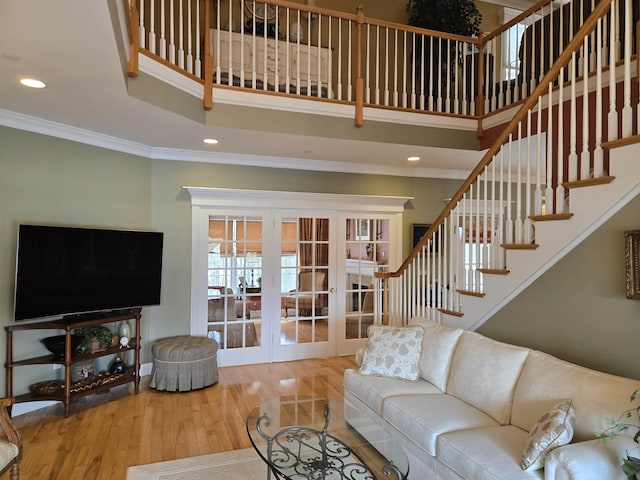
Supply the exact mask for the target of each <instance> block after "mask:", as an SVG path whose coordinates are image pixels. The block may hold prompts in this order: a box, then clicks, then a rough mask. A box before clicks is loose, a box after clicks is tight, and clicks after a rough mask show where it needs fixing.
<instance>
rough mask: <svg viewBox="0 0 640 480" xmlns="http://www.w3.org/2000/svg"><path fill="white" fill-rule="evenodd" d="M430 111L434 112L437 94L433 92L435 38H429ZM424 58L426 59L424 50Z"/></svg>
mask: <svg viewBox="0 0 640 480" xmlns="http://www.w3.org/2000/svg"><path fill="white" fill-rule="evenodd" d="M429 45H430V47H429V102H428V103H429V111H433V108H434V98H435V92H434V90H433V87H434V85H433V37H432V36H430V37H429ZM422 57H423V58H424V50H423V54H422Z"/></svg>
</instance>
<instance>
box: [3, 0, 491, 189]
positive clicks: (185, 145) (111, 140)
mask: <svg viewBox="0 0 640 480" xmlns="http://www.w3.org/2000/svg"><path fill="white" fill-rule="evenodd" d="M107 1H109V2H115V1H118V2H120V1H121V0H107ZM107 1H104V0H103V1H100V0H56V1H42V0H2V1H0V124H1V125H6V126H11V127H16V128H23V129H26V130H31V131H36V132H40V133H46V134H52V135H56V136H60V137H63V138H69V139H72V140H78V141H83V142H85V143H90V144H94V145H100V146H107V147H109V148H113V149H117V150H121V151H127V152H131V153H136V154H141V155H145V156H148V157H151V158H165V159H180V160H194V161H207V162H217V163H221V162H225V163H227V162H228V163H240V164H249V165H265V166H278V167H289V168H303V169H315V170H324V171H354V172H367V173H381V174H391V175H410V176H432V177H444V178H446V177H450V178H464V177H465V176H466V173H467V172H468V171H469V170H471V169H472V168H473V166H475V164H476V163H477V162H478V161H479V160H480V158H481V156H482V155H481V152H477V151H462V150H453V149H445V148H430V147H415V146H408V145H399V144H388V143H380V142H362V141H358V142H352V141H347V140H327V139H321V138H313V137H308V136H300V135H282V134H273V133H265V132H250V133H248V132H247V131H246V130H237V129H231V128H217V127H216V128H215V131H212V127H210V126H209V127H208V126H206V125H203V124H201V123H198V122H195V121H191V120H189V119H186V118H184V117H182V116H179V115H176V114H174V113H172V112H169V111H167V110H164V109H161V108H159V107H156V106H154V105H151V104H148V103H146V102H143V101H141V100H139V99H136V98H134V97H132V96H130V95H128V94H127V90H126V79H125V78H124V76H123V74H122V66H121V59H120V57H119V53H118V48H117V43H116V37H115V34H114V27H113V25H112V23H111V17H110V14H109V9H108V6H107ZM22 77H35V78H38V79H41V80H43V81H44V82H46V83H47V88H45V89H43V90H34V89H29V88H26V87H23V86H21V85H20V84H19V83H18V80H19V79H20V78H22ZM210 136H215V137H216V138H218V139H219V140H220V143H219V144H218V145H216V146H215V147H210V146H206V145H204V144H203V143H202V139H203V138H205V137H210ZM409 155H419V156H421V157H422V160H421V161H420V162H419V163H418V164H409V163H408V162H407V161H406V157H407V156H409Z"/></svg>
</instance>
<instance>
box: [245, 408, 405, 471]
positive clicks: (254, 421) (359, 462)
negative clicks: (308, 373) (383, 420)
mask: <svg viewBox="0 0 640 480" xmlns="http://www.w3.org/2000/svg"><path fill="white" fill-rule="evenodd" d="M345 408H349V407H348V405H344V404H343V403H342V402H337V401H330V400H327V399H326V398H318V397H309V396H292V397H281V398H278V399H275V400H273V401H267V402H263V403H262V404H261V405H259V406H258V407H256V408H254V409H253V410H252V411H251V413H250V414H249V416H248V417H247V422H246V424H247V433H248V434H249V439H250V440H251V443H252V444H253V447H254V448H255V449H256V451H257V452H258V454H259V455H260V457H261V458H262V460H264V462H265V463H266V464H267V479H269V478H271V475H273V476H274V477H275V478H277V479H292V480H300V479H313V480H321V479H327V480H329V479H349V480H365V479H369V480H375V479H383V478H384V479H397V480H406V478H407V475H408V474H409V463H408V460H407V455H406V453H405V452H404V450H403V449H402V447H401V446H400V444H399V442H397V441H393V438H392V437H391V435H390V434H389V432H387V431H386V430H385V428H384V427H383V426H382V425H379V424H377V423H376V422H375V421H373V422H367V419H366V418H364V417H363V418H361V419H358V420H359V421H363V422H367V423H366V431H367V438H366V439H365V438H364V437H362V436H361V435H360V434H359V433H358V432H356V430H355V429H353V428H352V427H351V426H349V425H348V424H347V423H346V422H345V421H344V409H345ZM379 452H384V456H383V455H382V454H381V453H379Z"/></svg>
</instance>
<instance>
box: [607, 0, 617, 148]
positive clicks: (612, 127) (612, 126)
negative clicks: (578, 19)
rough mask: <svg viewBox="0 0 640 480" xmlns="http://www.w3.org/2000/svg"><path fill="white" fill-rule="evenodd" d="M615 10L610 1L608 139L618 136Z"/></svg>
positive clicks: (615, 7)
mask: <svg viewBox="0 0 640 480" xmlns="http://www.w3.org/2000/svg"><path fill="white" fill-rule="evenodd" d="M616 11H617V0H613V1H612V2H611V10H610V11H609V115H608V128H607V137H608V139H609V141H611V140H615V139H617V138H618V112H617V109H616V88H615V85H616V69H615V65H616V49H615V38H616V23H615V22H616Z"/></svg>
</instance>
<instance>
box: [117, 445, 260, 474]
mask: <svg viewBox="0 0 640 480" xmlns="http://www.w3.org/2000/svg"><path fill="white" fill-rule="evenodd" d="M266 476H267V465H266V464H265V463H264V462H263V461H262V460H261V459H260V457H258V454H257V453H256V451H255V450H254V449H252V448H246V449H244V450H233V451H231V452H221V453H212V454H210V455H201V456H198V457H190V458H181V459H179V460H171V461H168V462H158V463H150V464H148V465H137V466H134V467H129V468H128V469H127V478H126V480H205V479H206V480H212V479H215V480H238V479H242V480H258V479H259V480H264V479H265V478H266Z"/></svg>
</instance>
